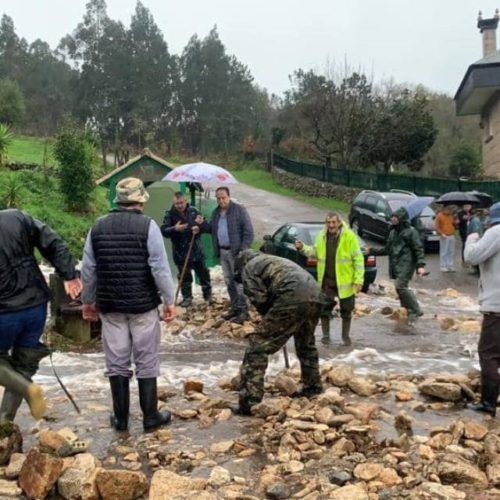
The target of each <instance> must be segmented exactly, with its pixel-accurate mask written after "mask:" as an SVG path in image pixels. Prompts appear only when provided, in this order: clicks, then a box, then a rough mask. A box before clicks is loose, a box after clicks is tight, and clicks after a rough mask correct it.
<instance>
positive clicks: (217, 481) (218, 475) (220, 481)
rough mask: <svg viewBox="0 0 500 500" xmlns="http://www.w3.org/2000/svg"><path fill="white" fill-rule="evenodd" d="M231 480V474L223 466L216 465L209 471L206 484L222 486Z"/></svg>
mask: <svg viewBox="0 0 500 500" xmlns="http://www.w3.org/2000/svg"><path fill="white" fill-rule="evenodd" d="M229 482H231V474H230V472H229V471H228V470H227V469H224V467H220V466H216V467H214V468H213V469H212V472H210V476H209V478H208V484H209V485H210V486H216V487H217V486H222V485H224V484H227V483H229Z"/></svg>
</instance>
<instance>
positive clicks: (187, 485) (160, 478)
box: [149, 469, 207, 500]
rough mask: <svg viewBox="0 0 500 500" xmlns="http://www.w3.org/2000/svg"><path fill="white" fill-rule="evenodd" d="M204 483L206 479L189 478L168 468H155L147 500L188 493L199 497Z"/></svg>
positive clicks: (168, 498)
mask: <svg viewBox="0 0 500 500" xmlns="http://www.w3.org/2000/svg"><path fill="white" fill-rule="evenodd" d="M206 485H207V481H206V479H201V478H197V479H191V478H189V477H184V476H180V475H179V474H176V473H175V472H172V471H169V470H165V469H162V470H157V471H156V472H155V473H154V474H153V477H152V478H151V487H150V489H149V500H172V499H173V498H176V497H180V496H181V495H183V494H188V493H193V494H195V495H196V497H193V498H201V497H200V496H199V495H200V494H201V493H202V492H203V490H204V489H205V487H206Z"/></svg>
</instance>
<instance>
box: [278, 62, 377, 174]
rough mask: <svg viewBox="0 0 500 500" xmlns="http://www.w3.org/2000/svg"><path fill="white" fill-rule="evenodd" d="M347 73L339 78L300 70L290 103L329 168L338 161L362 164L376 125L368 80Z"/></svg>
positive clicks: (345, 163)
mask: <svg viewBox="0 0 500 500" xmlns="http://www.w3.org/2000/svg"><path fill="white" fill-rule="evenodd" d="M346 73H347V74H346V75H345V76H340V77H339V76H335V75H334V76H330V75H320V74H317V73H316V72H315V71H313V70H311V71H307V72H306V71H303V70H298V71H296V72H295V73H294V75H293V77H292V78H291V81H292V89H291V91H289V92H288V94H287V101H288V106H290V105H291V106H295V107H296V108H297V109H298V110H299V113H300V117H301V118H302V122H303V125H302V127H303V129H304V135H306V137H307V138H308V140H309V141H310V143H311V144H312V145H313V146H314V147H315V148H316V151H317V156H318V157H319V158H321V159H322V160H323V161H324V163H325V165H327V166H331V165H332V164H333V162H335V163H336V165H338V166H340V167H342V168H354V167H356V166H359V165H360V163H361V160H362V152H361V145H362V142H363V138H364V136H365V134H367V133H368V131H369V130H370V128H371V125H372V123H373V120H374V113H375V106H374V96H373V92H372V85H371V83H370V82H369V81H368V79H367V77H366V76H365V75H363V74H360V73H357V72H351V73H349V72H348V71H346ZM299 126H300V125H299Z"/></svg>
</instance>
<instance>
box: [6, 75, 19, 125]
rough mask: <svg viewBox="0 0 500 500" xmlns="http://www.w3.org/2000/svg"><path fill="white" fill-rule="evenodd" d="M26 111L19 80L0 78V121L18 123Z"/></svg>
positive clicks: (10, 123) (11, 123)
mask: <svg viewBox="0 0 500 500" xmlns="http://www.w3.org/2000/svg"><path fill="white" fill-rule="evenodd" d="M24 111H25V106H24V99H23V94H22V92H21V89H20V88H19V85H18V84H17V82H15V81H12V80H9V79H7V78H3V79H2V80H0V122H2V123H8V124H9V125H17V124H18V123H19V122H20V121H21V119H22V117H23V115H24Z"/></svg>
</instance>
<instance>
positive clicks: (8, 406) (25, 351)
mask: <svg viewBox="0 0 500 500" xmlns="http://www.w3.org/2000/svg"><path fill="white" fill-rule="evenodd" d="M49 354H50V349H48V348H47V347H45V345H43V344H40V345H39V347H36V348H34V347H15V348H14V350H13V351H12V358H11V364H12V366H13V368H14V369H15V370H16V371H17V372H19V373H20V374H21V375H23V376H24V377H26V378H27V379H28V380H30V381H31V379H32V377H33V375H35V373H36V372H37V371H38V366H39V364H40V361H41V360H42V359H43V358H45V357H46V356H48V355H49ZM23 399H24V397H23V395H22V394H19V393H17V392H13V391H11V390H9V389H5V391H4V393H3V398H2V403H1V405H0V422H5V421H9V422H13V421H14V419H15V418H16V414H17V410H18V409H19V406H21V403H22V401H23Z"/></svg>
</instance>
